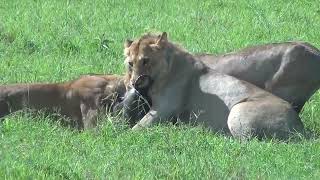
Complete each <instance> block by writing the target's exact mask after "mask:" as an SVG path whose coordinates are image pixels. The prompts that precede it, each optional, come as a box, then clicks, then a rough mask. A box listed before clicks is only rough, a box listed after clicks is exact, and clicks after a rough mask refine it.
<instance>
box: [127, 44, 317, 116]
mask: <svg viewBox="0 0 320 180" xmlns="http://www.w3.org/2000/svg"><path fill="white" fill-rule="evenodd" d="M131 43H132V40H127V41H126V43H125V55H126V53H127V51H128V50H127V48H126V47H128V45H130V44H131ZM194 58H195V59H197V60H200V61H202V62H203V63H204V64H206V65H207V66H208V67H210V68H212V69H214V70H216V71H218V72H220V73H224V74H228V75H231V76H233V77H236V78H238V79H241V80H244V81H247V82H249V83H252V84H254V85H256V86H258V87H260V88H261V89H264V90H266V91H269V92H271V93H272V94H274V95H276V96H278V97H280V98H282V99H284V100H286V101H287V102H289V103H290V104H291V105H292V106H293V108H294V109H295V110H296V111H297V112H298V113H299V112H300V111H301V110H302V108H303V106H304V104H305V103H306V102H307V101H308V100H309V98H310V97H311V96H312V95H313V94H314V93H315V92H316V91H317V90H318V89H319V87H320V71H319V69H320V51H319V50H318V49H317V48H315V47H314V46H312V45H311V44H309V43H307V42H284V43H272V44H266V45H260V46H255V47H249V48H245V49H242V50H239V51H236V52H232V53H227V54H223V55H214V54H195V55H194ZM126 65H127V74H126V79H125V82H126V84H130V83H128V80H129V79H130V76H131V72H130V71H131V69H130V68H131V66H130V65H129V64H128V63H127V62H126Z"/></svg>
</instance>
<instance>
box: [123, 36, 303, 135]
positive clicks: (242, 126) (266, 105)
mask: <svg viewBox="0 0 320 180" xmlns="http://www.w3.org/2000/svg"><path fill="white" fill-rule="evenodd" d="M125 48H126V51H127V54H126V62H128V63H130V72H129V73H130V74H131V75H130V83H133V82H135V80H136V79H137V78H138V77H139V76H141V75H147V76H150V77H151V79H152V80H153V84H152V86H151V87H150V89H149V92H148V95H149V96H150V97H151V100H152V107H151V109H150V111H149V112H148V113H147V114H146V115H145V116H144V117H143V118H142V120H140V121H139V122H138V123H137V125H136V126H134V127H133V129H140V128H143V127H150V126H152V125H154V124H156V123H158V122H160V121H161V120H167V119H169V118H170V117H173V116H175V117H179V116H180V117H181V120H186V121H192V122H196V123H199V124H202V125H204V126H205V127H207V128H209V129H211V130H213V131H225V132H229V133H231V134H232V135H233V136H235V137H239V138H248V137H252V136H258V137H265V136H266V137H273V136H275V137H279V138H288V137H289V135H290V133H292V132H295V131H298V132H303V124H302V122H301V120H300V118H299V116H298V114H297V113H296V112H295V111H294V110H293V108H292V106H291V105H290V104H289V103H288V102H286V101H284V100H282V99H280V98H278V97H276V96H274V95H272V94H270V93H268V92H266V91H264V90H262V89H260V88H258V87H256V86H254V85H252V84H250V83H248V82H245V81H241V80H238V79H236V78H234V77H232V76H229V75H226V74H221V73H219V72H217V71H215V70H212V69H211V68H209V67H207V66H206V65H205V64H203V63H202V62H201V61H198V60H196V58H195V57H194V56H193V55H192V54H190V53H188V52H187V51H185V50H182V49H180V48H179V47H177V46H176V45H175V44H173V43H171V42H169V41H168V40H167V37H166V33H163V34H162V35H160V36H154V35H147V36H143V37H141V38H139V39H137V40H135V41H134V42H132V43H131V44H129V45H128V46H127V47H125Z"/></svg>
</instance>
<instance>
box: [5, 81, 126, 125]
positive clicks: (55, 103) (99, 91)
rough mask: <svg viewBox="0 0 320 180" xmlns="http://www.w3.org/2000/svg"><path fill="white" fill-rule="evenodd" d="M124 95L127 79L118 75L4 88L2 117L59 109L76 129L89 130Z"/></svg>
mask: <svg viewBox="0 0 320 180" xmlns="http://www.w3.org/2000/svg"><path fill="white" fill-rule="evenodd" d="M124 93H125V86H124V77H123V76H117V75H85V76H82V77H80V78H79V79H76V80H73V81H69V82H64V83H52V84H15V85H2V86H0V117H3V116H5V115H8V114H10V113H12V112H15V111H17V110H21V109H23V108H31V109H36V110H40V109H46V110H48V111H53V110H54V109H59V110H60V113H61V114H62V115H65V116H66V117H68V118H70V119H71V120H72V122H73V123H72V124H73V126H74V127H75V128H77V129H79V130H82V129H88V128H92V127H95V126H96V118H97V115H98V113H99V112H100V111H104V110H105V108H104V107H105V106H111V105H112V103H115V102H114V101H116V97H117V96H123V95H124Z"/></svg>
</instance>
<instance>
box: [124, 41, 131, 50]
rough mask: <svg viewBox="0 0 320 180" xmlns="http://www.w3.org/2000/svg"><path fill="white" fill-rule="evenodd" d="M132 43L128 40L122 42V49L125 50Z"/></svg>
mask: <svg viewBox="0 0 320 180" xmlns="http://www.w3.org/2000/svg"><path fill="white" fill-rule="evenodd" d="M132 43H133V41H132V40H130V39H127V40H126V41H125V42H124V47H125V48H128V47H130V46H131V44H132Z"/></svg>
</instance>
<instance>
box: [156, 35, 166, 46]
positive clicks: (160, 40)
mask: <svg viewBox="0 0 320 180" xmlns="http://www.w3.org/2000/svg"><path fill="white" fill-rule="evenodd" d="M167 42H168V36H167V33H166V32H163V33H162V34H161V35H159V36H158V40H157V42H156V45H158V46H160V47H163V46H164V45H165V44H166V43H167Z"/></svg>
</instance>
